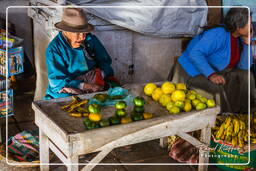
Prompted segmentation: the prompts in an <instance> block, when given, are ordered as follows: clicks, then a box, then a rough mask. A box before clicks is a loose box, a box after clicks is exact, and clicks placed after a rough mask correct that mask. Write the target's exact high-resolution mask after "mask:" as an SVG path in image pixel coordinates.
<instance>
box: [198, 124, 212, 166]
mask: <svg viewBox="0 0 256 171" xmlns="http://www.w3.org/2000/svg"><path fill="white" fill-rule="evenodd" d="M210 140H211V127H210V126H209V125H208V126H207V127H205V128H203V129H202V130H201V142H203V143H205V144H207V145H210ZM208 155H209V151H204V150H199V164H201V163H202V164H203V163H209V156H208ZM207 170H208V165H199V166H198V171H207Z"/></svg>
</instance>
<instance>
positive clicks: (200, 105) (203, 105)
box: [196, 102, 207, 110]
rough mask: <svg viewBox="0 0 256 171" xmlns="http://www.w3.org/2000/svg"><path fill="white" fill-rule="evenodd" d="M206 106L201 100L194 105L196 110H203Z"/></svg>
mask: <svg viewBox="0 0 256 171" xmlns="http://www.w3.org/2000/svg"><path fill="white" fill-rule="evenodd" d="M206 107H207V106H206V104H205V103H202V102H199V103H198V104H197V105H196V110H203V109H205V108H206Z"/></svg>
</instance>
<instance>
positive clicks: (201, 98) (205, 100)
mask: <svg viewBox="0 0 256 171" xmlns="http://www.w3.org/2000/svg"><path fill="white" fill-rule="evenodd" d="M199 100H200V101H201V102H202V103H206V102H207V98H205V97H200V98H199Z"/></svg>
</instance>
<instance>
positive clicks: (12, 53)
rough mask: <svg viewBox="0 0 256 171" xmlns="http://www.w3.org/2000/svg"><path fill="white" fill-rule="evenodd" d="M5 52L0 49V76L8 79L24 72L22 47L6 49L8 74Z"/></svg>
mask: <svg viewBox="0 0 256 171" xmlns="http://www.w3.org/2000/svg"><path fill="white" fill-rule="evenodd" d="M5 56H6V50H5V49H0V75H3V76H6V77H10V76H12V75H16V74H20V73H22V72H23V71H24V65H23V63H24V54H23V48H22V47H16V48H10V49H8V73H6V66H5V65H6V61H5V60H6V57H5Z"/></svg>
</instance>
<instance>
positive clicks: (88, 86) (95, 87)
mask: <svg viewBox="0 0 256 171" xmlns="http://www.w3.org/2000/svg"><path fill="white" fill-rule="evenodd" d="M83 90H85V91H87V90H88V91H90V92H97V91H101V90H103V87H101V86H99V85H97V84H89V83H84V86H83Z"/></svg>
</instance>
